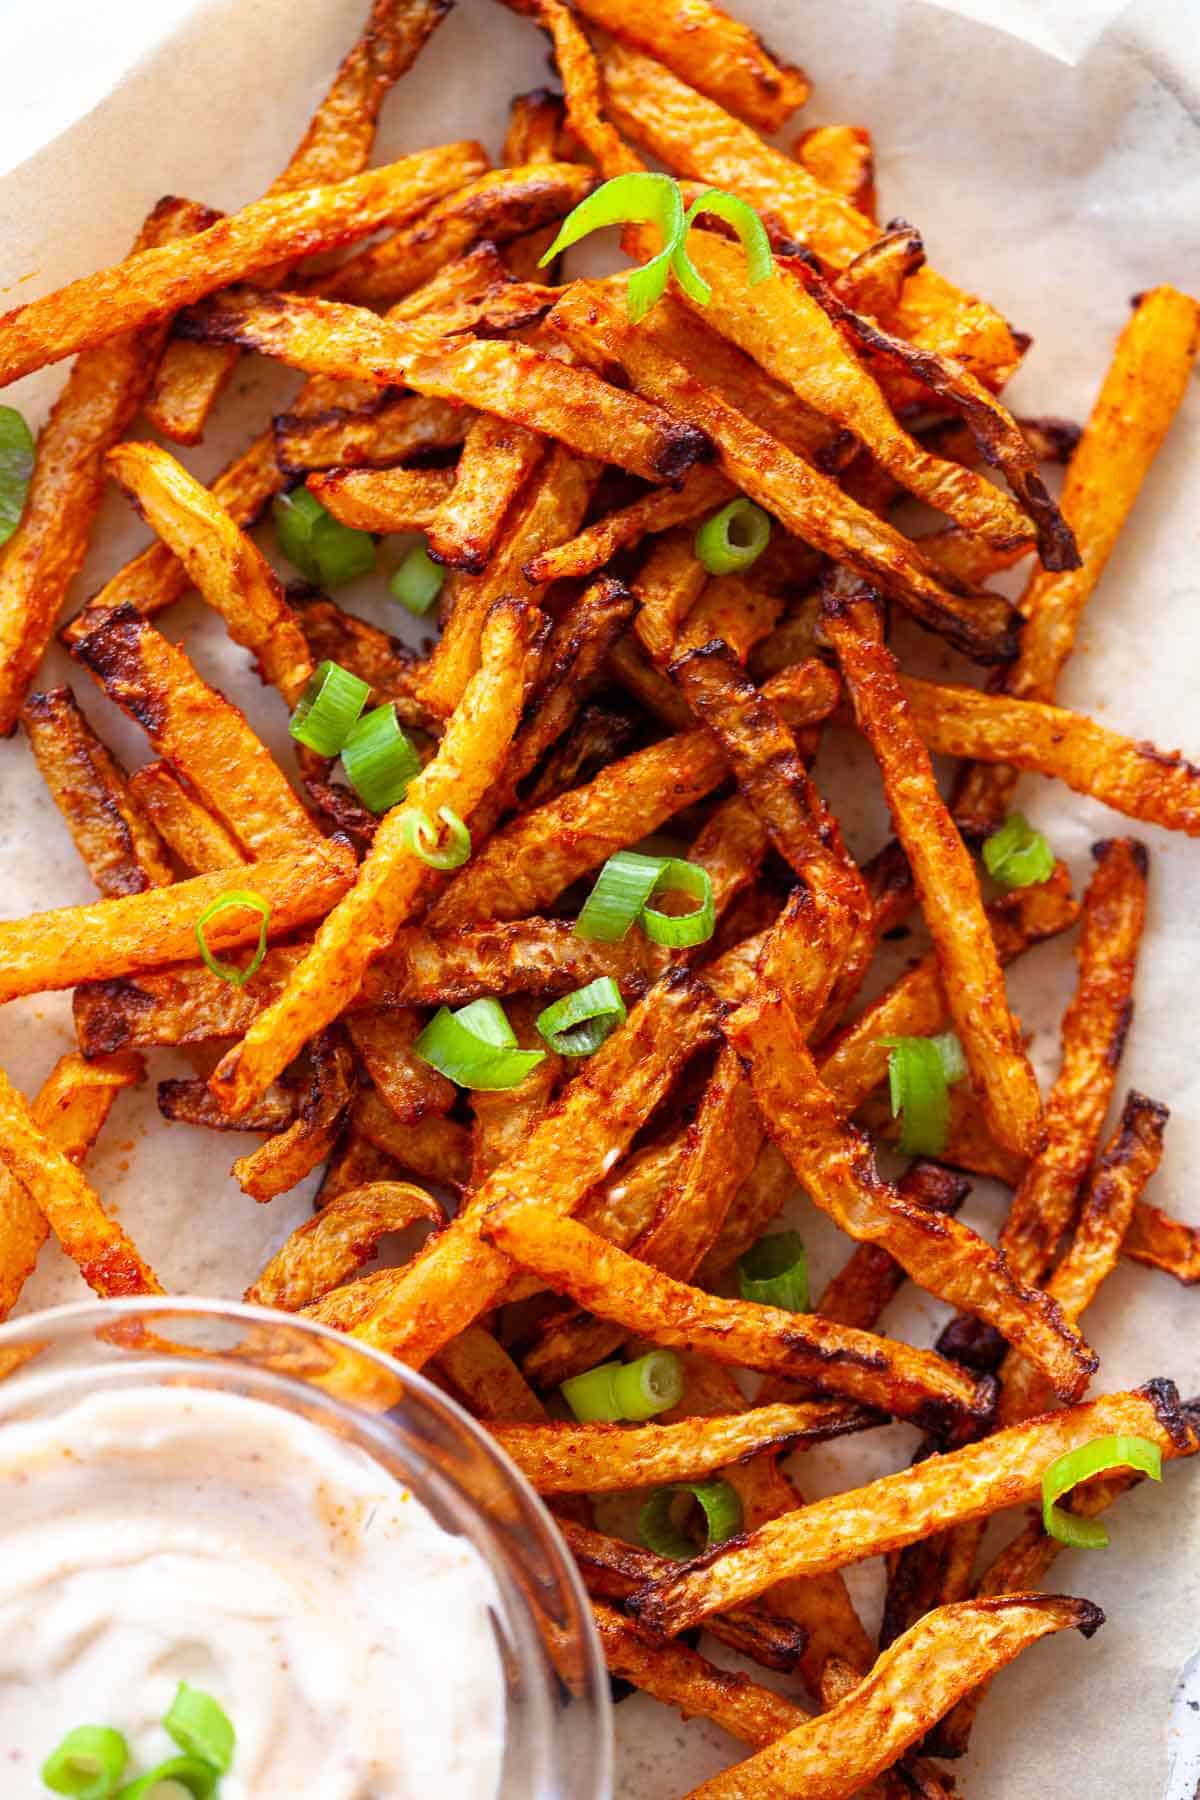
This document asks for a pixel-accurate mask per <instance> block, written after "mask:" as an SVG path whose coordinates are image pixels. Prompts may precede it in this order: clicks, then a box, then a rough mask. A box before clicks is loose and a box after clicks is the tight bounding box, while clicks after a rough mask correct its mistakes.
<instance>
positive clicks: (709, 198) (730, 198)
mask: <svg viewBox="0 0 1200 1800" xmlns="http://www.w3.org/2000/svg"><path fill="white" fill-rule="evenodd" d="M701 213H713V214H714V215H715V216H716V217H717V218H718V219H724V220H725V222H726V224H727V225H732V226H733V228H734V230H735V231H736V232H737V234H738V238H739V239H740V241H741V246H742V249H743V250H744V251H745V253H746V283H747V286H749V287H757V286H758V284H759V282H760V281H768V280H769V279H770V277H771V276H772V275H774V273H775V258H774V256H773V255H772V253H771V240H770V238H769V237H768V236H767V232H766V227H765V226H764V224H763V222H762V220H761V219H760V218H759V216H758V214H757V213H756V212H755V210H754V208H753V207H752V206H751V205H750V204H749V203H748V202H747V201H745V200H742V199H740V198H739V196H738V195H737V194H728V193H726V192H725V190H724V188H707V189H706V190H705V192H704V193H702V194H697V196H696V198H695V199H694V200H693V201H692V204H691V205H690V206H689V207H688V209H687V215H686V217H685V218H684V221H683V236H682V238H681V239H680V242H679V245H678V247H677V248H676V251H675V255H674V257H673V258H672V261H671V268H672V271H673V272H674V275H675V279H676V281H677V282H678V283H679V285H680V287H681V288H682V289H683V291H684V293H685V294H686V295H687V296H688V298H689V299H691V300H694V301H695V302H696V304H697V305H698V306H707V305H708V303H709V301H710V300H711V299H712V289H711V288H710V287H709V285H708V283H707V281H705V279H704V277H703V276H702V275H701V274H700V272H699V270H698V269H697V268H696V266H695V264H694V263H693V262H692V259H691V257H690V256H689V255H688V253H687V234H688V232H689V231H690V230H691V227H692V226H693V225H694V224H695V222H696V220H697V218H698V217H699V215H700V214H701Z"/></svg>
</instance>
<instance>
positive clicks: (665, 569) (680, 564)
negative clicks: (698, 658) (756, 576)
mask: <svg viewBox="0 0 1200 1800" xmlns="http://www.w3.org/2000/svg"><path fill="white" fill-rule="evenodd" d="M695 535H696V534H695V533H694V532H693V531H689V530H687V529H686V528H685V527H684V526H682V525H681V526H679V527H677V528H676V529H675V530H674V531H669V532H667V533H666V534H665V536H663V537H660V538H659V539H658V540H657V542H656V543H655V545H654V547H653V549H652V550H651V552H650V554H649V556H648V557H647V558H646V561H645V562H644V564H643V565H642V568H641V570H640V571H639V573H638V576H637V579H636V580H635V581H634V583H633V592H634V594H635V595H636V597H637V599H638V601H639V607H638V614H637V618H636V619H635V620H634V622H633V628H634V631H635V632H636V633H637V636H638V638H639V639H640V641H641V644H642V647H643V649H644V650H645V651H646V653H647V654H648V655H649V656H650V657H652V658H653V660H654V661H655V662H656V663H658V664H659V665H660V666H661V665H663V664H665V663H667V662H669V661H670V659H671V656H672V654H673V653H674V650H675V640H676V638H677V637H678V635H679V630H680V627H681V626H682V624H683V622H684V620H685V619H686V617H687V615H688V613H689V612H690V611H691V609H692V607H693V606H695V604H696V602H697V600H699V598H700V596H701V594H702V593H703V592H704V588H705V585H706V583H707V581H708V571H707V570H706V569H705V567H704V564H703V563H702V562H701V561H700V559H699V557H698V556H697V555H696V549H695Z"/></svg>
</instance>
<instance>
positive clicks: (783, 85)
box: [579, 0, 809, 134]
mask: <svg viewBox="0 0 1200 1800" xmlns="http://www.w3.org/2000/svg"><path fill="white" fill-rule="evenodd" d="M579 11H580V12H581V13H582V14H583V16H584V18H585V19H590V20H591V21H592V22H593V24H596V25H602V26H603V27H604V29H605V30H606V31H611V32H612V33H613V35H614V37H617V38H620V39H621V40H622V41H623V42H625V43H629V44H633V45H635V46H636V47H637V49H639V50H645V51H646V52H648V54H649V55H651V56H656V57H658V58H659V59H660V60H661V61H662V62H664V63H665V64H666V65H667V67H668V68H669V69H673V70H674V72H675V73H676V74H677V75H678V76H679V77H680V79H681V80H682V81H688V82H690V83H691V85H692V86H693V87H694V88H698V89H699V90H700V92H701V93H702V94H708V95H709V96H710V97H711V98H712V99H714V100H719V101H720V103H721V105H722V106H727V107H728V108H729V110H730V112H732V113H736V114H737V115H738V117H739V118H743V119H748V120H749V121H750V123H751V124H752V125H757V126H758V128H759V130H760V131H765V132H767V133H768V134H769V133H771V132H775V131H779V130H781V129H782V127H783V126H784V125H785V124H786V123H787V121H788V119H789V118H790V117H791V115H792V114H793V113H794V112H795V111H796V109H797V107H800V106H803V105H804V102H805V101H806V100H807V99H808V92H809V88H808V77H807V76H806V75H805V73H804V71H803V69H797V68H794V67H793V66H792V65H790V64H788V63H780V62H778V61H777V60H776V59H775V58H774V57H773V56H772V55H771V52H770V51H769V50H768V49H766V47H765V46H764V45H763V43H762V41H761V39H759V38H757V37H756V36H755V35H754V33H753V32H752V31H751V30H749V28H748V27H747V26H745V25H743V24H741V23H740V22H739V21H738V20H737V19H731V18H730V17H729V15H728V14H727V13H725V12H724V11H722V10H721V8H720V7H717V6H713V5H711V4H710V3H709V0H673V3H672V4H671V5H669V6H665V7H661V8H658V9H654V8H651V7H648V6H639V5H635V4H633V0H582V4H581V5H580V7H579Z"/></svg>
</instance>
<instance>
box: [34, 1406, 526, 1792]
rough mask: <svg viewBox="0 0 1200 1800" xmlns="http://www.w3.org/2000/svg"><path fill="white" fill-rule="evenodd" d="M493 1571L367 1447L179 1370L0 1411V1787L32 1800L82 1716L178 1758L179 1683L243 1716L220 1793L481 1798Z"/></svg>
mask: <svg viewBox="0 0 1200 1800" xmlns="http://www.w3.org/2000/svg"><path fill="white" fill-rule="evenodd" d="M497 1604H498V1602H497V1593H496V1587H495V1583H494V1581H493V1579H492V1576H491V1573H490V1571H489V1570H488V1568H487V1566H486V1564H485V1563H484V1561H483V1559H482V1558H481V1557H480V1555H479V1554H478V1552H477V1551H476V1550H475V1548H474V1546H473V1545H471V1544H470V1543H469V1542H468V1541H467V1540H466V1539H465V1538H461V1537H454V1536H452V1535H451V1534H450V1533H449V1532H447V1531H444V1530H443V1529H442V1527H441V1526H440V1525H438V1524H437V1522H436V1521H435V1520H434V1519H433V1517H432V1516H431V1515H430V1513H429V1512H427V1511H426V1509H425V1507H424V1506H422V1505H421V1503H420V1502H419V1501H418V1500H416V1499H415V1498H414V1497H413V1496H412V1495H411V1494H410V1493H408V1492H407V1490H406V1489H404V1488H403V1487H401V1486H400V1485H399V1484H397V1483H395V1482H392V1481H390V1480H389V1478H388V1477H387V1475H386V1474H385V1472H384V1471H382V1470H381V1469H380V1468H379V1467H378V1466H377V1465H376V1464H375V1463H374V1462H372V1461H371V1459H370V1458H369V1457H368V1456H367V1455H366V1454H365V1453H364V1452H363V1451H361V1450H359V1449H357V1448H356V1447H355V1446H354V1445H351V1444H346V1443H344V1442H342V1441H340V1440H339V1439H338V1438H336V1437H335V1436H333V1435H332V1434H331V1433H328V1432H326V1431H324V1430H323V1429H322V1428H321V1427H320V1426H318V1425H316V1424H313V1423H311V1422H310V1421H309V1420H307V1419H304V1418H300V1417H297V1416H296V1415H295V1414H292V1413H289V1412H285V1411H283V1410H281V1409H280V1408H278V1407H275V1406H269V1405H267V1404H265V1403H264V1402H262V1401H258V1400H251V1399H245V1398H242V1397H240V1396H236V1395H230V1394H223V1393H216V1392H212V1391H207V1390H198V1389H196V1388H192V1387H166V1386H163V1387H157V1386H144V1387H143V1386H139V1387H137V1388H130V1389H125V1390H123V1391H120V1392H110V1393H99V1394H95V1395H93V1396H91V1397H90V1398H88V1399H86V1400H82V1401H80V1402H78V1403H76V1404H75V1405H73V1406H71V1407H70V1408H69V1409H64V1410H63V1411H62V1412H61V1413H59V1414H58V1415H57V1416H56V1417H53V1418H48V1419H38V1420H34V1421H29V1422H23V1423H13V1424H6V1425H5V1426H4V1427H3V1428H2V1429H0V1793H2V1794H3V1795H4V1796H5V1800H17V1797H18V1796H19V1797H20V1800H25V1797H26V1796H29V1797H30V1800H32V1797H33V1796H40V1797H41V1800H45V1789H44V1788H43V1787H42V1784H41V1781H40V1779H39V1771H40V1769H41V1766H42V1763H43V1761H44V1760H45V1758H46V1756H47V1755H48V1754H49V1752H50V1751H51V1750H52V1749H53V1748H54V1747H55V1745H56V1744H57V1743H58V1742H59V1741H60V1740H61V1738H62V1737H63V1736H64V1735H65V1734H66V1732H67V1731H69V1730H70V1729H71V1728H72V1727H74V1726H76V1725H81V1724H85V1723H86V1724H102V1725H112V1726H115V1727H116V1728H117V1730H119V1731H121V1732H123V1733H124V1735H125V1737H126V1738H127V1739H128V1741H129V1745H130V1750H131V1753H132V1758H133V1761H132V1762H131V1766H130V1770H129V1771H128V1772H127V1775H126V1779H127V1780H128V1779H132V1775H133V1773H134V1772H135V1771H136V1772H137V1773H143V1772H145V1771H146V1770H148V1769H150V1768H152V1767H153V1766H154V1765H155V1764H156V1763H157V1762H159V1761H161V1760H162V1759H163V1758H164V1757H167V1756H170V1755H172V1754H176V1753H177V1752H176V1746H175V1745H173V1744H172V1742H171V1740H170V1739H169V1738H168V1737H167V1735H166V1733H165V1732H164V1731H163V1730H162V1728H161V1725H160V1724H159V1721H160V1720H161V1718H162V1717H163V1714H164V1713H165V1712H166V1711H167V1709H168V1707H169V1706H170V1704H171V1701H172V1699H173V1697H174V1694H175V1690H176V1687H177V1685H178V1683H179V1682H180V1681H181V1680H184V1681H188V1682H190V1683H192V1685H193V1686H195V1687H198V1688H202V1689H204V1690H205V1691H206V1692H207V1693H210V1694H212V1696H213V1697H214V1699H216V1700H218V1701H219V1702H220V1704H221V1705H222V1706H223V1707H224V1708H225V1710H226V1711H227V1712H228V1714H229V1716H230V1718H231V1720H232V1721H233V1724H234V1726H235V1728H236V1731H237V1753H236V1756H235V1760H234V1765H233V1770H232V1773H231V1774H229V1775H227V1776H226V1777H225V1778H224V1779H223V1781H222V1783H221V1788H220V1795H221V1800H293V1797H294V1796H296V1795H299V1794H303V1795H304V1796H306V1800H431V1797H432V1796H435V1795H437V1796H454V1800H459V1797H461V1800H494V1796H495V1794H496V1790H497V1788H498V1786H499V1779H500V1767H501V1760H502V1753H503V1738H504V1688H503V1674H502V1670H501V1664H500V1656H499V1650H498V1646H497V1641H496V1632H495V1627H494V1624H493V1618H492V1610H491V1609H492V1608H493V1607H496V1606H497Z"/></svg>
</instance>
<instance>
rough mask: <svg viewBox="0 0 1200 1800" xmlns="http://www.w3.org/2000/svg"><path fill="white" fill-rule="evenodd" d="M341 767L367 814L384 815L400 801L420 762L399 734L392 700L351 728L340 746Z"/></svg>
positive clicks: (417, 771)
mask: <svg viewBox="0 0 1200 1800" xmlns="http://www.w3.org/2000/svg"><path fill="white" fill-rule="evenodd" d="M342 767H343V769H345V771H346V778H347V780H348V781H349V783H350V786H351V787H352V788H353V789H354V791H355V793H356V794H357V795H358V797H359V799H360V800H361V801H362V803H363V805H364V806H365V807H367V808H368V809H369V810H370V811H371V812H373V813H385V812H387V811H388V809H389V808H390V807H393V806H396V805H397V804H398V803H399V802H400V801H401V800H403V798H404V796H405V794H406V793H407V792H408V784H409V782H410V781H411V780H412V778H413V776H414V775H418V774H420V771H421V759H420V757H419V756H418V755H417V753H416V750H415V749H414V748H413V745H412V740H411V739H410V738H408V737H407V736H406V735H405V733H404V732H403V731H401V729H400V726H399V724H398V723H397V720H396V708H395V706H394V704H393V703H392V701H390V700H387V701H385V702H384V704H383V705H382V706H376V707H374V708H372V710H371V711H370V712H369V713H364V714H363V716H362V718H361V719H359V720H358V721H357V723H356V724H355V725H353V726H352V727H351V730H350V734H349V736H348V737H347V739H346V741H345V743H344V744H343V745H342Z"/></svg>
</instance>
